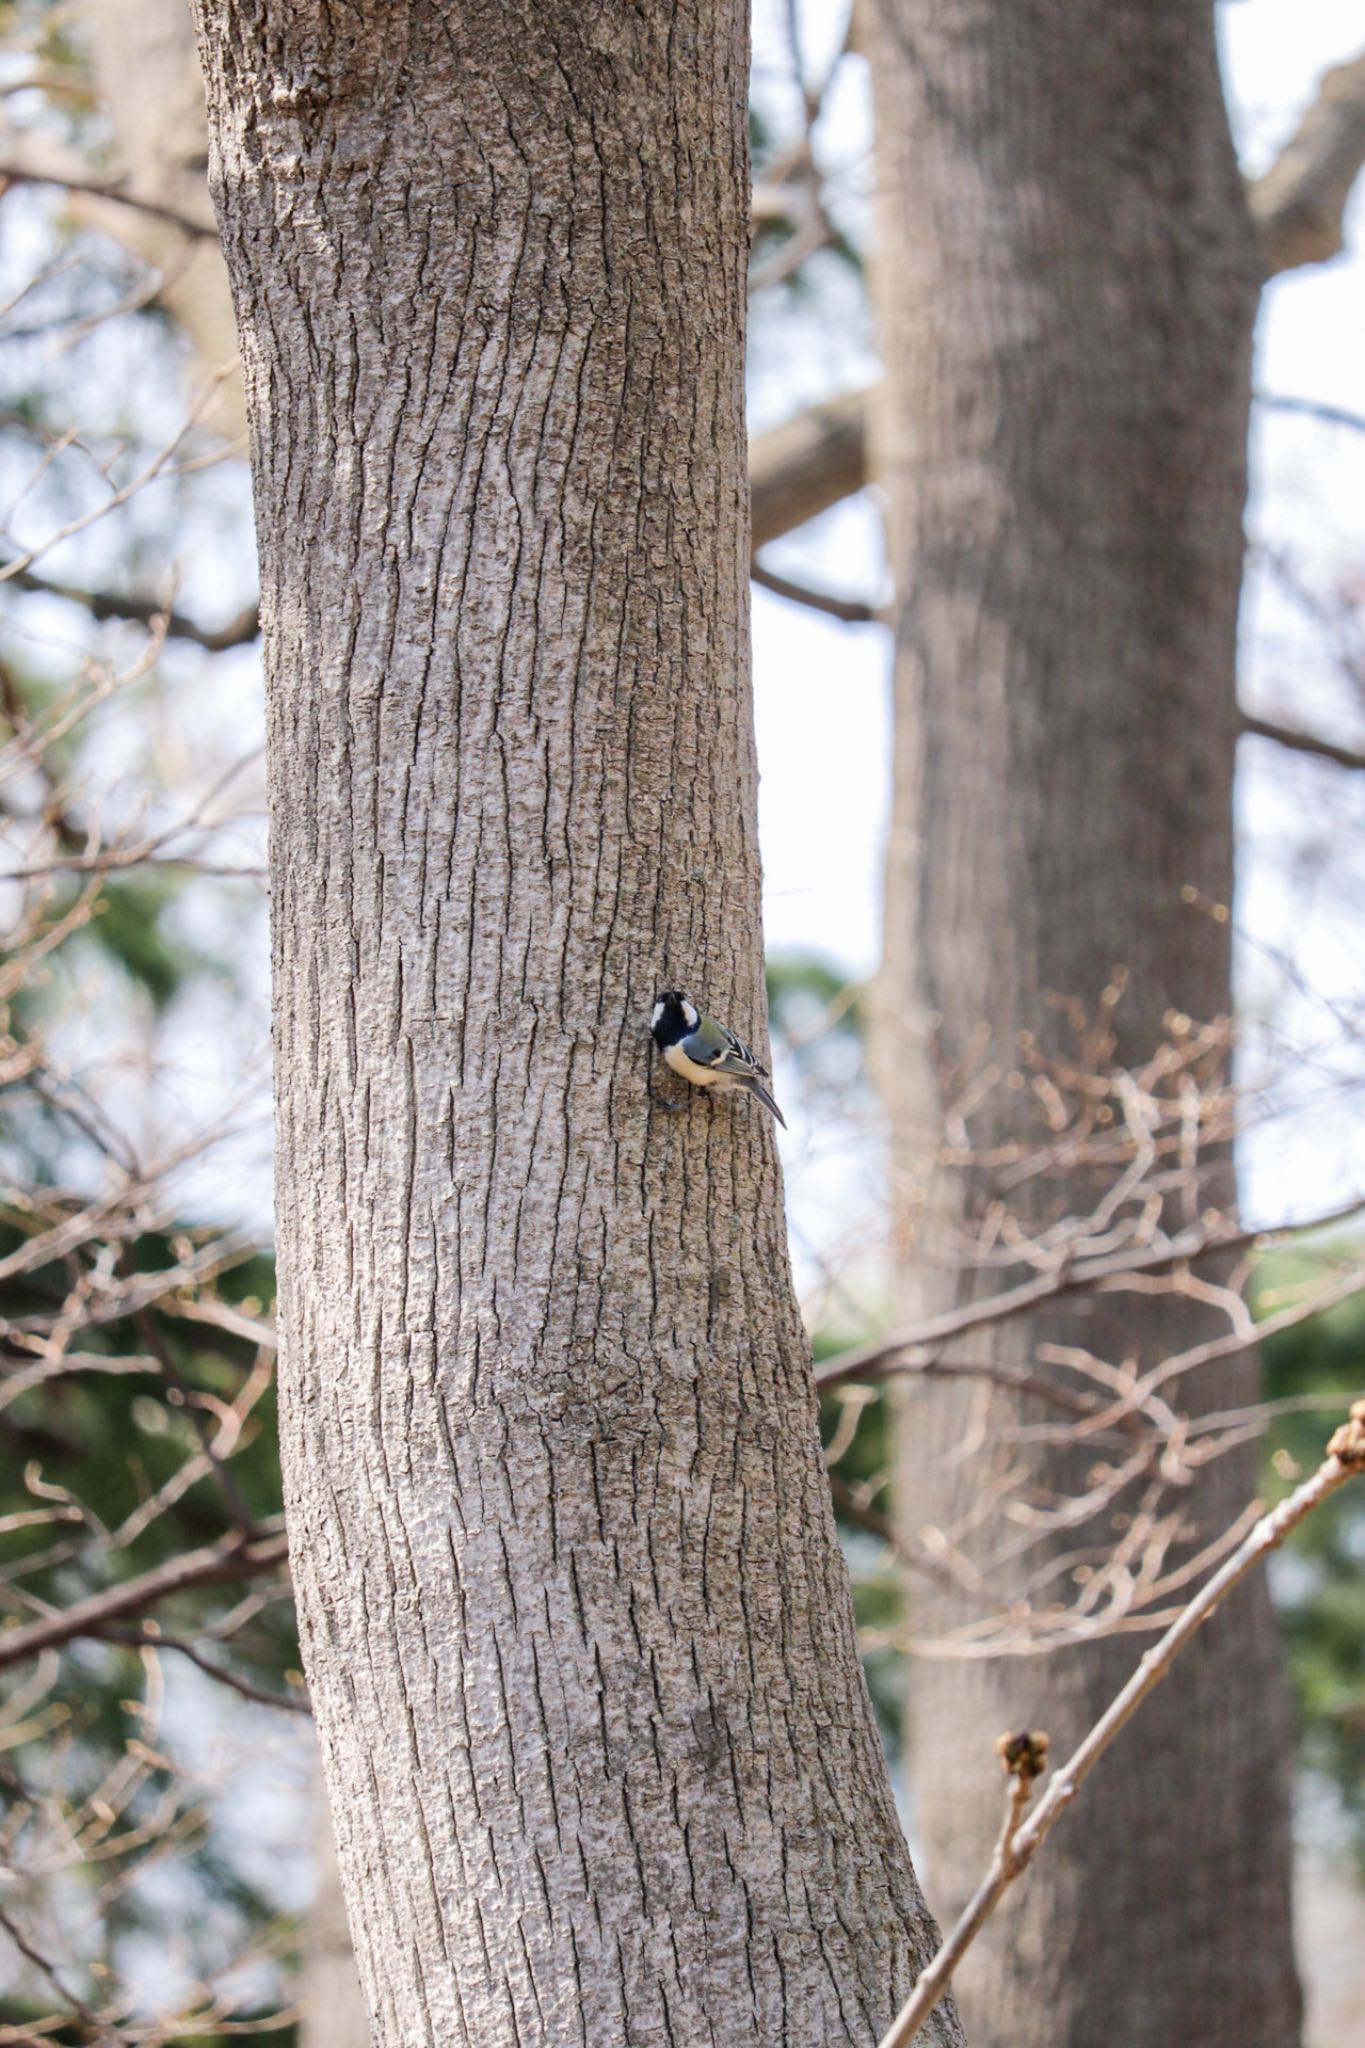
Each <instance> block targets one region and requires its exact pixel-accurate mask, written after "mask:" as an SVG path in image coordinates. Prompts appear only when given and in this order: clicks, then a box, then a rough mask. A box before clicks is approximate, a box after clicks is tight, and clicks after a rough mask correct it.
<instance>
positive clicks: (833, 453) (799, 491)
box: [749, 391, 870, 550]
mask: <svg viewBox="0 0 1365 2048" xmlns="http://www.w3.org/2000/svg"><path fill="white" fill-rule="evenodd" d="M869 395H870V394H869V393H868V392H867V391H845V392H844V393H842V395H841V396H840V397H838V398H830V399H827V400H825V401H824V403H823V404H821V405H816V406H812V407H811V409H810V410H809V411H808V412H803V413H800V414H798V416H797V417H796V418H795V419H794V420H786V421H784V423H783V424H782V425H781V426H780V427H771V428H769V430H768V431H767V433H764V434H757V435H755V437H754V439H753V440H752V441H751V442H750V443H749V489H750V495H751V497H752V500H753V536H752V546H753V547H754V549H755V550H757V549H759V548H761V547H766V545H767V544H768V542H769V541H770V540H777V539H778V538H779V537H780V536H781V535H782V534H784V533H790V532H791V531H792V529H793V528H794V527H797V526H804V525H805V523H806V521H807V520H808V519H814V518H815V517H816V515H817V514H818V513H820V512H825V511H828V509H829V507H830V506H831V505H837V504H838V502H839V500H840V499H841V498H847V497H851V496H852V494H853V492H854V491H860V490H861V489H862V487H863V485H864V484H865V483H866V482H867V446H866V438H867V436H866V419H865V416H866V412H867V402H868V398H869Z"/></svg>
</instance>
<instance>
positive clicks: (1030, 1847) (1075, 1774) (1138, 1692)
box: [880, 1401, 1365, 2048]
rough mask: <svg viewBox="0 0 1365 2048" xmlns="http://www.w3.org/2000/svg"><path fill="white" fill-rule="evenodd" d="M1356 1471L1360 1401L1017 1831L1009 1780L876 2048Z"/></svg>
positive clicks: (917, 2020)
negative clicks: (1002, 1814)
mask: <svg viewBox="0 0 1365 2048" xmlns="http://www.w3.org/2000/svg"><path fill="white" fill-rule="evenodd" d="M1361 1472H1365V1401H1356V1402H1354V1403H1353V1404H1352V1407H1351V1419H1350V1421H1349V1422H1346V1423H1344V1424H1343V1425H1342V1427H1341V1428H1340V1429H1339V1430H1338V1431H1337V1432H1336V1434H1335V1436H1334V1437H1333V1438H1332V1440H1331V1442H1330V1443H1329V1444H1328V1446H1327V1456H1326V1457H1325V1458H1324V1460H1323V1462H1322V1464H1321V1465H1319V1467H1318V1469H1317V1471H1316V1472H1315V1473H1314V1474H1313V1476H1312V1478H1311V1479H1306V1480H1305V1481H1304V1483H1303V1485H1302V1486H1300V1487H1298V1488H1297V1489H1296V1490H1295V1492H1293V1493H1292V1494H1290V1496H1289V1498H1288V1499H1287V1500H1283V1501H1281V1502H1280V1505H1279V1506H1278V1507H1277V1508H1273V1509H1272V1510H1271V1512H1270V1513H1269V1514H1268V1515H1262V1517H1261V1519H1260V1520H1259V1521H1258V1522H1257V1523H1256V1526H1255V1527H1254V1528H1253V1529H1252V1531H1251V1533H1250V1535H1249V1536H1248V1537H1247V1538H1246V1540H1245V1541H1244V1542H1243V1543H1242V1544H1241V1545H1239V1547H1238V1549H1237V1550H1236V1551H1234V1553H1233V1555H1232V1556H1231V1557H1230V1558H1229V1559H1228V1560H1227V1563H1226V1564H1225V1565H1223V1567H1222V1568H1221V1570H1219V1571H1217V1572H1215V1573H1214V1575H1213V1577H1212V1578H1211V1579H1210V1580H1209V1581H1208V1584H1207V1585H1206V1586H1204V1587H1203V1589H1202V1590H1201V1591H1200V1592H1199V1593H1198V1594H1196V1596H1195V1598H1194V1599H1193V1600H1191V1602H1190V1604H1189V1606H1188V1607H1186V1608H1185V1609H1184V1610H1183V1612H1182V1613H1181V1614H1180V1615H1179V1616H1178V1617H1177V1618H1176V1620H1175V1621H1174V1622H1172V1624H1171V1626H1170V1628H1168V1629H1167V1631H1166V1633H1165V1635H1164V1636H1162V1638H1161V1640H1160V1642H1158V1643H1155V1644H1153V1646H1152V1648H1151V1649H1150V1650H1148V1652H1147V1653H1146V1655H1145V1656H1144V1657H1143V1658H1142V1660H1141V1662H1140V1663H1139V1665H1138V1667H1137V1669H1136V1671H1135V1672H1134V1673H1133V1675H1132V1677H1131V1678H1130V1679H1129V1680H1128V1683H1127V1684H1126V1685H1125V1686H1123V1687H1122V1689H1121V1690H1120V1691H1119V1692H1118V1693H1117V1694H1116V1695H1115V1696H1114V1698H1113V1700H1112V1701H1111V1702H1110V1704H1109V1706H1108V1707H1107V1708H1106V1710H1105V1712H1104V1713H1103V1714H1102V1715H1101V1716H1100V1718H1099V1720H1098V1721H1097V1722H1096V1723H1095V1725H1094V1727H1093V1728H1092V1729H1091V1730H1090V1733H1089V1734H1088V1735H1087V1736H1086V1737H1085V1738H1084V1740H1083V1741H1082V1742H1081V1743H1080V1744H1079V1746H1078V1747H1077V1748H1076V1749H1075V1750H1074V1751H1073V1753H1072V1755H1071V1756H1070V1757H1069V1758H1068V1760H1067V1762H1066V1763H1065V1764H1063V1766H1062V1768H1061V1770H1059V1771H1058V1773H1057V1775H1056V1777H1055V1778H1054V1779H1053V1780H1052V1783H1051V1785H1050V1786H1049V1787H1048V1789H1047V1791H1046V1793H1045V1794H1044V1795H1043V1798H1042V1799H1041V1800H1040V1801H1039V1803H1038V1805H1037V1807H1036V1808H1035V1809H1034V1813H1033V1818H1032V1820H1030V1821H1028V1822H1026V1823H1024V1824H1023V1825H1022V1826H1020V1825H1019V1816H1020V1813H1021V1812H1022V1807H1023V1803H1024V1801H1025V1800H1026V1799H1027V1797H1028V1787H1027V1784H1024V1787H1023V1790H1022V1793H1021V1790H1020V1785H1021V1783H1023V1778H1022V1775H1021V1777H1020V1778H1019V1779H1018V1780H1017V1781H1016V1784H1015V1786H1014V1789H1013V1792H1012V1795H1011V1800H1010V1811H1009V1813H1008V1814H1007V1816H1006V1820H1005V1826H1004V1828H1003V1829H1002V1831H1001V1835H1000V1840H999V1842H998V1843H997V1844H996V1849H995V1854H994V1856H993V1857H992V1859H991V1864H990V1868H989V1869H988V1871H987V1872H986V1875H985V1877H984V1878H983V1879H982V1881H981V1883H980V1885H979V1886H978V1887H977V1889H976V1891H975V1893H974V1894H973V1896H972V1898H971V1899H970V1901H969V1902H968V1904H967V1907H966V1910H965V1911H964V1912H963V1914H962V1916H961V1918H960V1919H959V1920H958V1922H957V1924H956V1926H954V1927H953V1929H952V1930H951V1932H950V1933H949V1935H948V1936H947V1938H946V1940H945V1941H944V1942H943V1944H942V1946H941V1947H940V1949H939V1951H938V1954H937V1955H936V1956H935V1957H934V1959H933V1961H932V1962H931V1963H930V1964H929V1965H928V1967H927V1968H926V1969H925V1970H924V1971H923V1972H922V1973H921V1976H920V1979H919V1982H918V1983H917V1984H916V1986H915V1989H914V1992H913V1993H912V1995H911V1997H910V1998H909V1999H908V2000H907V2002H906V2003H905V2005H903V2006H902V2008H901V2010H900V2011H899V2012H898V2013H897V2015H896V2017H895V2019H894V2020H893V2021H892V2023H891V2025H890V2027H889V2028H888V2029H887V2031H886V2033H885V2034H884V2035H883V2036H882V2039H881V2043H880V2048H910V2043H911V2041H912V2040H913V2039H914V2037H915V2035H916V2034H917V2033H918V2032H919V2030H920V2028H921V2027H922V2026H923V2024H924V2022H925V2020H926V2019H928V2017H929V2015H930V2013H931V2012H932V2011H933V2009H934V2007H935V2006H936V2005H937V2004H938V2002H939V2000H940V1998H942V1996H943V1994H944V1992H945V1991H946V1990H947V1988H948V1986H949V1984H950V1983H951V1981H952V1977H953V1973H954V1971H955V1970H956V1969H957V1966H958V1964H959V1963H960V1962H961V1960H962V1958H963V1956H964V1955H965V1954H966V1953H967V1950H968V1949H969V1948H970V1947H971V1945H972V1943H973V1942H974V1941H975V1939H976V1937H977V1935H978V1934H979V1933H980V1931H981V1929H982V1928H983V1927H984V1926H985V1924H986V1922H987V1920H989V1918H990V1916H991V1914H992V1913H993V1912H994V1911H995V1908H996V1906H997V1905H998V1904H999V1902H1000V1900H1001V1898H1002V1896H1003V1895H1004V1893H1005V1892H1006V1890H1007V1889H1008V1888H1009V1886H1010V1885H1011V1884H1012V1883H1013V1882H1014V1880H1015V1878H1016V1877H1018V1876H1019V1874H1020V1872H1021V1871H1023V1870H1025V1869H1026V1868H1027V1866H1028V1864H1029V1862H1030V1861H1031V1859H1032V1857H1033V1855H1034V1852H1035V1851H1036V1850H1037V1849H1038V1848H1039V1846H1040V1845H1041V1844H1042V1843H1043V1842H1045V1841H1046V1840H1047V1837H1048V1836H1049V1835H1050V1834H1051V1832H1052V1830H1053V1828H1054V1827H1055V1826H1056V1825H1057V1822H1058V1821H1059V1820H1060V1819H1061V1817H1062V1815H1063V1813H1064V1812H1065V1811H1066V1809H1067V1807H1068V1806H1069V1805H1070V1804H1071V1802H1072V1800H1073V1799H1074V1798H1075V1797H1076V1794H1077V1793H1078V1792H1079V1790H1080V1788H1081V1786H1082V1785H1083V1784H1084V1782H1085V1780H1086V1778H1087V1777H1088V1776H1089V1775H1090V1773H1091V1771H1092V1770H1093V1769H1094V1768H1095V1765H1096V1764H1097V1763H1098V1762H1099V1760H1100V1758H1101V1757H1102V1756H1103V1755H1104V1752H1105V1751H1106V1749H1108V1747H1109V1745H1110V1743H1111V1742H1112V1741H1113V1740H1114V1738H1115V1736H1116V1735H1118V1734H1119V1732H1120V1731H1121V1730H1122V1729H1123V1728H1124V1727H1126V1726H1127V1724H1128V1722H1129V1721H1130V1720H1131V1719H1132V1717H1133V1715H1134V1714H1135V1713H1136V1712H1137V1710H1138V1708H1139V1707H1140V1706H1141V1705H1142V1702H1143V1701H1144V1700H1145V1699H1146V1698H1147V1695H1148V1694H1149V1693H1150V1692H1152V1691H1153V1690H1154V1689H1155V1687H1156V1686H1157V1685H1159V1684H1160V1682H1161V1680H1162V1679H1163V1678H1164V1677H1165V1676H1166V1674H1167V1672H1168V1671H1169V1670H1170V1668H1171V1665H1172V1663H1173V1662H1174V1660H1175V1658H1176V1657H1177V1656H1178V1655H1179V1653H1180V1651H1181V1650H1182V1649H1183V1648H1184V1646H1185V1644H1186V1643H1187V1642H1188V1641H1189V1640H1190V1637H1191V1636H1193V1635H1195V1634H1196V1633H1197V1631H1198V1630H1199V1629H1201V1628H1202V1627H1203V1625H1204V1623H1205V1622H1206V1621H1207V1620H1208V1619H1209V1617H1210V1616H1211V1615H1212V1614H1214V1613H1216V1611H1217V1609H1218V1608H1219V1607H1221V1605H1222V1603H1223V1601H1224V1600H1225V1599H1226V1598H1227V1596H1228V1594H1229V1593H1230V1592H1231V1591H1232V1589H1233V1587H1234V1586H1238V1585H1240V1584H1241V1582H1242V1580H1243V1579H1244V1578H1245V1577H1246V1576H1247V1574H1248V1572H1250V1571H1251V1570H1252V1568H1253V1567H1254V1566H1255V1565H1257V1564H1259V1563H1260V1562H1261V1560H1262V1559H1263V1558H1265V1557H1267V1556H1269V1554H1270V1552H1271V1551H1272V1550H1276V1549H1278V1548H1279V1546H1280V1544H1282V1543H1283V1542H1284V1540H1285V1538H1286V1536H1288V1535H1289V1533H1290V1532H1291V1530H1293V1529H1296V1528H1297V1527H1298V1525H1299V1523H1300V1522H1302V1521H1303V1520H1304V1519H1305V1517H1306V1516H1308V1515H1310V1514H1311V1513H1312V1512H1313V1510H1314V1509H1315V1508H1317V1507H1320V1506H1321V1504H1322V1502H1323V1501H1325V1500H1326V1499H1327V1498H1328V1497H1329V1495H1331V1494H1333V1493H1335V1492H1336V1490H1337V1488H1338V1487H1340V1486H1344V1485H1345V1483H1346V1481H1347V1480H1348V1479H1352V1478H1355V1477H1356V1476H1357V1475H1358V1474H1359V1473H1361ZM1035 1741H1036V1738H1035ZM1033 1775H1036V1773H1032V1774H1029V1779H1028V1782H1029V1783H1031V1781H1032V1776H1033Z"/></svg>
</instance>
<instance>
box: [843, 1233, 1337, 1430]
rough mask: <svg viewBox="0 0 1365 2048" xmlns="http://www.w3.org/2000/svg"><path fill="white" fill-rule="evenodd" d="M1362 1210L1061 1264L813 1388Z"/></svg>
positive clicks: (899, 1337)
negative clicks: (1044, 1307) (1047, 1307)
mask: <svg viewBox="0 0 1365 2048" xmlns="http://www.w3.org/2000/svg"><path fill="white" fill-rule="evenodd" d="M1362 1206H1365V1203H1363V1202H1362V1200H1361V1199H1360V1198H1359V1197H1357V1198H1356V1199H1355V1200H1354V1201H1351V1202H1347V1203H1345V1204H1343V1206H1342V1207H1341V1208H1339V1209H1332V1210H1329V1211H1327V1212H1326V1213H1324V1214H1323V1215H1321V1216H1312V1217H1307V1218H1305V1220H1304V1221H1303V1222H1302V1223H1294V1224H1278V1225H1275V1226H1273V1227H1269V1228H1261V1229H1249V1228H1247V1227H1245V1226H1244V1225H1242V1224H1240V1223H1238V1222H1236V1221H1235V1219H1233V1218H1230V1217H1223V1218H1217V1219H1215V1220H1214V1221H1213V1222H1211V1223H1207V1224H1206V1223H1200V1224H1197V1225H1195V1227H1194V1228H1193V1229H1191V1230H1181V1231H1178V1232H1177V1233H1176V1234H1175V1236H1173V1237H1163V1238H1160V1239H1158V1240H1157V1241H1156V1242H1155V1243H1154V1244H1145V1245H1139V1246H1137V1247H1135V1248H1133V1249H1131V1250H1125V1251H1120V1252H1111V1253H1109V1254H1107V1255H1106V1256H1105V1257H1103V1258H1098V1259H1070V1260H1068V1259H1059V1260H1058V1262H1057V1264H1056V1265H1055V1266H1054V1267H1053V1268H1052V1269H1051V1270H1050V1271H1049V1272H1046V1273H1040V1274H1038V1275H1037V1276H1036V1278H1034V1279H1032V1280H1023V1281H1021V1282H1020V1283H1019V1285H1018V1286H1017V1287H1006V1288H1003V1289H1002V1290H1001V1291H1000V1293H999V1294H993V1295H988V1296H987V1297H986V1298H985V1299H984V1300H982V1301H969V1302H964V1303H963V1304H962V1306H961V1307H959V1308H953V1309H945V1310H944V1312H943V1313H942V1314H941V1315H937V1316H926V1318H925V1319H924V1321H923V1322H920V1323H912V1324H910V1325H909V1326H908V1327H907V1328H905V1329H903V1330H895V1331H893V1332H892V1334H891V1335H890V1336H889V1337H885V1338H883V1339H882V1340H881V1341H880V1342H879V1343H876V1344H865V1345H862V1346H860V1347H859V1348H858V1349H857V1350H856V1351H845V1352H842V1353H841V1354H840V1355H839V1356H838V1357H837V1358H831V1359H829V1360H827V1361H826V1363H825V1364H824V1365H821V1366H817V1367H816V1371H815V1383H816V1385H817V1387H819V1389H820V1390H821V1392H822V1393H827V1392H828V1391H829V1389H830V1388H831V1387H837V1386H841V1385H843V1383H844V1382H845V1381H847V1380H878V1379H886V1378H888V1377H890V1376H891V1375H892V1374H894V1373H895V1372H897V1371H899V1370H901V1369H902V1359H903V1354H904V1353H906V1352H911V1351H916V1350H918V1349H920V1348H921V1347H923V1346H926V1345H934V1344H941V1343H942V1342H943V1341H944V1340H945V1339H946V1338H948V1337H957V1336H960V1335H961V1334H962V1332H963V1331H964V1330H974V1329H978V1328H980V1326H981V1325H982V1324H983V1323H1001V1322H1006V1321H1008V1320H1009V1319H1010V1318H1011V1317H1013V1316H1020V1315H1026V1314H1027V1313H1028V1311H1029V1310H1030V1309H1033V1308H1036V1307H1038V1306H1039V1305H1040V1304H1041V1303H1043V1302H1046V1301H1056V1300H1059V1299H1061V1298H1062V1297H1064V1296H1066V1295H1070V1294H1078V1293H1082V1292H1084V1291H1085V1290H1086V1289H1089V1288H1105V1287H1108V1286H1109V1285H1111V1284H1116V1283H1119V1282H1121V1281H1123V1280H1125V1279H1128V1278H1129V1277H1131V1276H1132V1275H1134V1274H1138V1273H1151V1272H1159V1271H1160V1270H1161V1269H1162V1268H1163V1267H1165V1266H1178V1265H1181V1264H1183V1263H1184V1262H1185V1261H1187V1260H1194V1259H1202V1258H1207V1257H1209V1256H1211V1255H1212V1254H1214V1253H1216V1252H1228V1251H1236V1250H1239V1249H1242V1248H1244V1247H1246V1246H1248V1245H1262V1244H1266V1243H1268V1242H1269V1241H1270V1240H1271V1239H1272V1238H1277V1237H1283V1236H1286V1235H1287V1234H1288V1233H1289V1232H1290V1231H1293V1232H1294V1233H1295V1234H1296V1235H1297V1234H1299V1233H1302V1232H1307V1231H1312V1230H1325V1229H1328V1228H1330V1227H1331V1226H1332V1225H1333V1224H1337V1223H1344V1222H1346V1221H1348V1220H1349V1219H1350V1218H1351V1217H1353V1216H1358V1215H1359V1214H1360V1211H1361V1208H1362Z"/></svg>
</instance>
